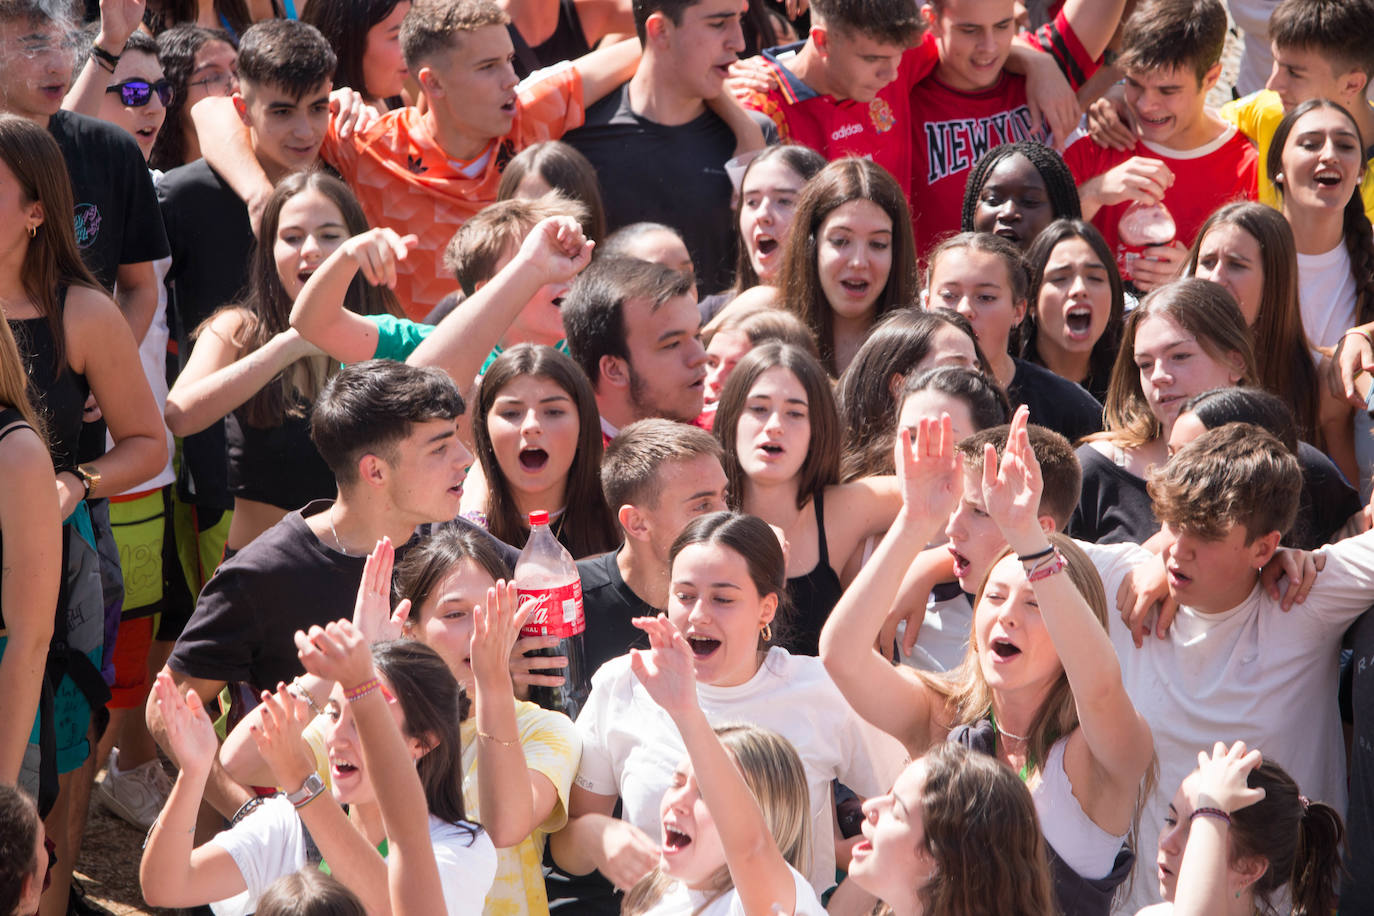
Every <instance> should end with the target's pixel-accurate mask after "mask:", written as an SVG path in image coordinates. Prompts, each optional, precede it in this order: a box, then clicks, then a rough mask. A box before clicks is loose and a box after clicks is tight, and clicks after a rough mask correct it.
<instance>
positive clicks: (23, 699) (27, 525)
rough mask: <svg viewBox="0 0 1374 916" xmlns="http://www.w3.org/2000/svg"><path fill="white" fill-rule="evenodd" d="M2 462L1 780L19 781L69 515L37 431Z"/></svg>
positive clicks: (11, 442) (5, 444) (15, 440)
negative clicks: (64, 514) (61, 509)
mask: <svg viewBox="0 0 1374 916" xmlns="http://www.w3.org/2000/svg"><path fill="white" fill-rule="evenodd" d="M10 347H13V344H10ZM13 352H14V351H13V350H12V349H11V353H13ZM0 467H3V468H4V469H5V484H4V486H0V531H6V532H10V533H11V535H12V536H11V537H9V538H7V539H6V541H7V543H6V544H5V558H4V566H3V567H0V607H3V608H4V609H5V629H6V630H7V636H8V639H7V641H6V643H5V652H4V654H3V655H0V697H4V700H3V701H0V709H2V710H3V714H0V784H3V785H7V786H12V785H14V784H15V783H16V782H18V780H19V770H20V768H21V766H22V764H23V762H24V751H25V748H26V747H27V746H28V743H29V732H30V730H31V729H32V728H33V719H34V715H35V714H36V713H37V711H38V700H39V695H40V693H41V691H42V685H43V667H44V665H45V664H46V663H47V659H48V643H49V642H50V641H51V640H52V627H53V608H55V607H57V592H58V588H59V586H60V584H61V581H62V579H61V577H62V519H61V518H60V517H59V515H58V511H57V484H56V481H55V480H54V477H53V470H52V458H50V457H49V456H48V449H47V447H46V446H45V445H44V444H43V441H42V440H41V439H40V438H39V437H38V434H37V433H35V432H34V431H32V430H29V429H16V430H14V431H13V432H11V433H10V434H9V435H7V436H5V438H4V439H3V440H0Z"/></svg>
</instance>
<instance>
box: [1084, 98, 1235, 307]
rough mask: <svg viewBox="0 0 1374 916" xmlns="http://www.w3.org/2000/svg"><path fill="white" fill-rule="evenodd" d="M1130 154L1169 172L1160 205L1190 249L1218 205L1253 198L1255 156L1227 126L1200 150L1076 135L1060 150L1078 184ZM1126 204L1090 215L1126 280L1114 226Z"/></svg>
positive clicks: (1122, 251)
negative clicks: (1112, 144)
mask: <svg viewBox="0 0 1374 916" xmlns="http://www.w3.org/2000/svg"><path fill="white" fill-rule="evenodd" d="M1133 156H1148V157H1150V158H1152V159H1159V160H1162V161H1163V162H1164V164H1165V165H1167V166H1168V167H1169V170H1170V171H1171V172H1173V173H1174V184H1173V186H1172V187H1171V188H1169V190H1168V191H1166V192H1165V193H1164V206H1165V207H1166V208H1168V210H1169V213H1170V214H1171V215H1172V216H1173V218H1174V225H1175V226H1176V227H1177V229H1178V234H1177V235H1176V236H1175V238H1176V239H1177V240H1178V241H1180V242H1182V243H1183V244H1185V245H1191V244H1192V243H1193V239H1194V238H1195V237H1196V236H1197V232H1198V230H1199V229H1201V228H1202V224H1203V223H1204V222H1206V221H1207V217H1209V216H1211V215H1212V211H1213V210H1216V209H1217V208H1218V207H1220V206H1221V205H1222V204H1226V203H1230V202H1231V201H1233V200H1254V199H1255V198H1256V196H1257V189H1256V181H1257V178H1258V171H1259V168H1258V162H1259V157H1258V156H1257V155H1256V153H1255V148H1254V146H1252V145H1251V144H1250V141H1249V140H1248V139H1246V137H1245V135H1244V134H1242V133H1241V132H1240V131H1238V130H1236V129H1235V128H1234V127H1232V126H1230V125H1227V127H1226V130H1225V131H1223V132H1222V134H1221V136H1219V137H1217V139H1215V140H1213V141H1212V142H1211V143H1208V144H1206V145H1205V146H1200V147H1198V148H1196V149H1191V150H1175V149H1169V148H1168V147H1164V146H1159V145H1157V144H1154V143H1146V142H1145V141H1144V140H1137V141H1136V145H1135V147H1134V148H1132V149H1130V150H1127V151H1125V152H1122V151H1120V150H1114V149H1107V148H1106V147H1102V146H1098V145H1097V144H1096V143H1094V142H1093V140H1092V138H1091V137H1087V136H1084V137H1081V138H1079V139H1078V140H1076V141H1074V142H1073V143H1072V144H1071V145H1070V146H1069V148H1068V149H1067V150H1066V151H1065V152H1064V161H1065V162H1066V163H1067V164H1068V166H1069V171H1071V172H1073V177H1074V180H1075V181H1076V182H1078V183H1079V184H1082V183H1083V182H1085V181H1087V180H1088V179H1090V178H1095V177H1097V176H1098V175H1101V174H1102V173H1103V172H1106V171H1109V170H1111V169H1112V168H1115V167H1116V166H1118V165H1120V164H1121V163H1123V162H1125V161H1126V160H1128V159H1130V158H1131V157H1133ZM1128 207H1130V204H1129V203H1122V204H1113V205H1112V206H1110V207H1103V208H1102V209H1100V210H1098V211H1097V214H1096V215H1095V216H1093V220H1092V222H1093V225H1094V226H1096V227H1097V228H1098V229H1099V230H1100V231H1101V232H1102V236H1103V238H1105V239H1106V240H1107V244H1108V245H1109V246H1111V249H1112V250H1113V251H1114V252H1116V259H1117V266H1118V267H1120V268H1121V276H1122V279H1127V280H1128V279H1130V272H1129V270H1128V269H1127V257H1126V255H1127V253H1128V251H1127V246H1126V245H1124V244H1123V243H1122V241H1121V235H1120V232H1119V231H1118V229H1117V224H1118V223H1119V222H1120V221H1121V216H1122V214H1123V213H1125V212H1126V210H1127V208H1128Z"/></svg>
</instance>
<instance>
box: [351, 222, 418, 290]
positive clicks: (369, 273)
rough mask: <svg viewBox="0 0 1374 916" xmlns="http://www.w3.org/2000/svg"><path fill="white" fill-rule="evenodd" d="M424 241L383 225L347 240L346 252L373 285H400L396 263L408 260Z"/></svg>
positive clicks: (389, 287) (390, 286)
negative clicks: (415, 248)
mask: <svg viewBox="0 0 1374 916" xmlns="http://www.w3.org/2000/svg"><path fill="white" fill-rule="evenodd" d="M419 243H420V239H419V237H418V236H415V235H401V234H400V233H398V232H396V230H394V229H388V228H386V227H385V226H382V227H380V228H377V229H369V230H367V231H366V232H364V233H363V234H361V235H355V236H353V238H351V239H349V240H348V241H346V242H344V243H343V249H344V252H345V254H346V255H347V256H348V257H350V258H352V259H353V260H354V262H355V263H357V265H358V270H359V271H361V272H362V275H363V278H364V279H365V280H367V282H368V283H371V284H372V285H373V286H385V287H386V288H387V289H395V288H396V263H397V262H398V261H404V260H405V259H406V256H407V255H408V254H410V250H411V249H412V248H414V247H415V246H416V245H418V244H419Z"/></svg>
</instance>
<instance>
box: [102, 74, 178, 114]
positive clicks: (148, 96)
mask: <svg viewBox="0 0 1374 916" xmlns="http://www.w3.org/2000/svg"><path fill="white" fill-rule="evenodd" d="M105 91H106V92H118V93H119V100H120V101H121V102H123V103H124V104H125V105H128V106H129V107H130V108H142V107H143V106H144V105H147V104H148V103H149V102H150V101H152V98H153V93H154V92H156V93H157V97H158V98H159V99H160V100H161V101H162V105H163V107H166V106H168V105H170V104H172V81H171V80H168V79H160V80H158V81H157V82H156V83H150V82H148V81H147V80H145V79H137V78H135V79H128V80H125V81H124V82H122V83H115V84H114V85H113V86H111V87H109V88H108V89H106V90H105Z"/></svg>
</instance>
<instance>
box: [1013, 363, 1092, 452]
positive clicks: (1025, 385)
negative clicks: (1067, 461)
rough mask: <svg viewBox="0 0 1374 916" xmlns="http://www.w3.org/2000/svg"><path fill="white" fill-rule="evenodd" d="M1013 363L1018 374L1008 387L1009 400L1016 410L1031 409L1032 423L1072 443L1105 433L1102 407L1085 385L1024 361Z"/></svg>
mask: <svg viewBox="0 0 1374 916" xmlns="http://www.w3.org/2000/svg"><path fill="white" fill-rule="evenodd" d="M1013 361H1014V362H1015V363H1016V374H1015V375H1013V376H1012V379H1011V384H1010V385H1008V386H1007V398H1008V399H1009V400H1010V401H1011V406H1012V407H1013V408H1015V407H1017V406H1018V405H1020V404H1025V405H1026V406H1027V407H1029V408H1030V421H1031V422H1032V423H1034V424H1035V425H1036V426H1043V427H1045V428H1046V429H1052V430H1054V431H1055V432H1057V433H1059V434H1060V435H1061V436H1063V437H1064V438H1065V439H1068V440H1069V442H1071V443H1072V442H1077V441H1078V440H1079V439H1082V438H1083V437H1084V436H1087V435H1091V434H1092V433H1095V432H1099V431H1100V430H1101V429H1102V405H1101V404H1099V403H1097V399H1096V398H1094V397H1093V396H1092V395H1090V394H1088V392H1087V391H1086V390H1084V388H1083V386H1082V385H1078V384H1076V383H1074V382H1071V381H1069V380H1068V379H1066V378H1064V377H1063V376H1059V375H1055V374H1054V373H1053V372H1051V371H1050V370H1048V369H1046V368H1045V367H1044V366H1037V365H1036V364H1035V363H1031V362H1027V361H1026V360H1024V359H1015V358H1013Z"/></svg>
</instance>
